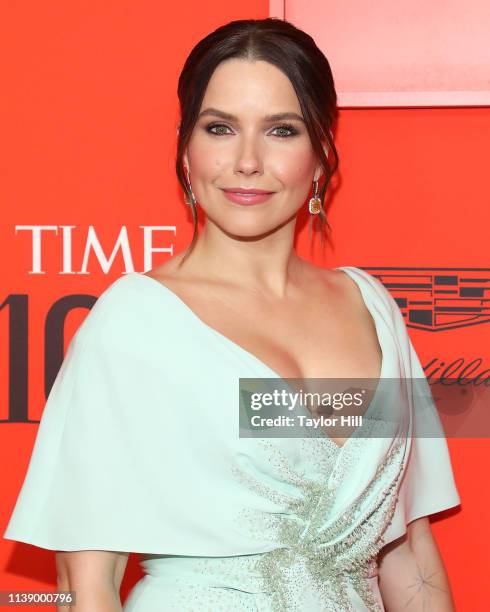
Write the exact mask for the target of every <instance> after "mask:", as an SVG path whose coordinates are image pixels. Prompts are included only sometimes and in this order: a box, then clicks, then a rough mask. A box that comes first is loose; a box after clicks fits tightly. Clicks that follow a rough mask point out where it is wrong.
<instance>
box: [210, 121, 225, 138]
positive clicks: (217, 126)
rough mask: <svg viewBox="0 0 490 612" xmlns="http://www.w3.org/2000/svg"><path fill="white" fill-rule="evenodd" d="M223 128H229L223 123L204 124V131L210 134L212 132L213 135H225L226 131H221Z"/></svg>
mask: <svg viewBox="0 0 490 612" xmlns="http://www.w3.org/2000/svg"><path fill="white" fill-rule="evenodd" d="M215 129H216V130H217V131H216V132H215V131H213V130H215ZM223 129H224V130H229V129H230V128H229V127H228V126H227V125H225V124H224V123H210V124H209V125H207V126H206V131H207V132H209V133H210V134H214V135H215V136H222V135H226V132H223V131H222V130H223Z"/></svg>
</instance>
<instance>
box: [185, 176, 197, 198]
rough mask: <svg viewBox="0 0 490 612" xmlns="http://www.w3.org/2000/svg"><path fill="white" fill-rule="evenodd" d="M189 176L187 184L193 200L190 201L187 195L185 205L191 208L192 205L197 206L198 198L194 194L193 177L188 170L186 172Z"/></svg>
mask: <svg viewBox="0 0 490 612" xmlns="http://www.w3.org/2000/svg"><path fill="white" fill-rule="evenodd" d="M186 174H187V184H188V186H189V191H190V194H191V199H190V200H189V198H188V197H187V195H186V196H185V197H184V201H185V203H186V204H187V205H188V206H190V205H191V204H193V205H194V206H195V205H196V197H195V195H194V192H193V191H192V185H191V176H190V172H189V170H187V172H186Z"/></svg>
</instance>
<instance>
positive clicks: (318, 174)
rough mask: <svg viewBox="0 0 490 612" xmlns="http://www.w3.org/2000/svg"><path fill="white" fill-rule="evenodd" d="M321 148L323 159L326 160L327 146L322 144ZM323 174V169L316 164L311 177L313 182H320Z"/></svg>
mask: <svg viewBox="0 0 490 612" xmlns="http://www.w3.org/2000/svg"><path fill="white" fill-rule="evenodd" d="M322 147H323V150H324V151H325V157H327V158H328V153H329V150H330V149H329V147H328V145H327V144H324V143H322ZM322 174H323V167H322V165H321V164H320V163H318V164H317V165H316V167H315V174H314V175H313V180H314V181H318V180H320V177H321V175H322Z"/></svg>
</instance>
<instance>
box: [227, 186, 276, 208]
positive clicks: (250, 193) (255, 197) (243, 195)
mask: <svg viewBox="0 0 490 612" xmlns="http://www.w3.org/2000/svg"><path fill="white" fill-rule="evenodd" d="M223 193H224V194H225V197H226V198H228V200H230V201H231V202H235V204H242V205H245V206H247V205H251V204H261V203H262V202H265V201H266V200H268V199H269V198H270V197H271V196H272V195H274V192H273V191H265V190H264V189H241V188H238V187H237V188H233V187H232V188H231V189H223Z"/></svg>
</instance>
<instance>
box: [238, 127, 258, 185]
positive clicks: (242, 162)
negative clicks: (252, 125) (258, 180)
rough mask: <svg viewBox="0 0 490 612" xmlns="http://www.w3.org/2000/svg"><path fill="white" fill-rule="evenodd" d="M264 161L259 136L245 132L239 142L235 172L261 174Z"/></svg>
mask: <svg viewBox="0 0 490 612" xmlns="http://www.w3.org/2000/svg"><path fill="white" fill-rule="evenodd" d="M262 163H263V162H262V151H261V146H260V143H259V142H258V139H257V137H256V136H254V135H253V134H249V135H245V134H243V135H242V137H241V138H240V139H239V142H238V144H237V150H236V158H235V173H239V174H246V175H248V174H255V173H258V174H261V173H262Z"/></svg>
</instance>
